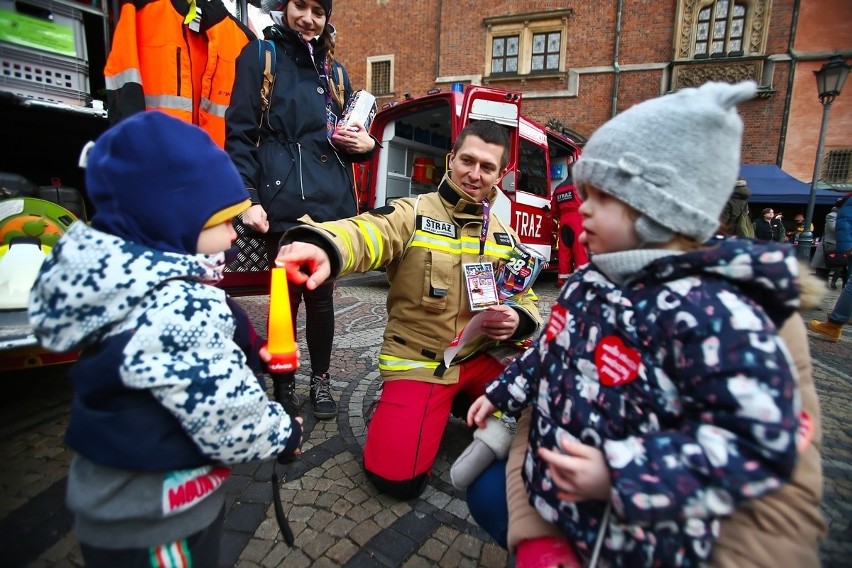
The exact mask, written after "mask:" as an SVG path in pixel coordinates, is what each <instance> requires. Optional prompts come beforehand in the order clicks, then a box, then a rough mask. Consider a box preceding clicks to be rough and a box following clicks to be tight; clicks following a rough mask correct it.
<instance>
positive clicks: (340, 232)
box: [319, 223, 355, 276]
mask: <svg viewBox="0 0 852 568" xmlns="http://www.w3.org/2000/svg"><path fill="white" fill-rule="evenodd" d="M319 226H320V227H322V228H323V229H325V230H326V231H329V232H330V233H331V234H333V235H334V236H335V237H337V238H339V239H340V240H341V241H343V245H344V246H345V247H346V259H345V261H346V264H345V265H344V266H341V267H340V276H343V275H345V274H349V272H351V271H352V267H353V266H355V253H354V251H353V250H352V238H351V237H350V236H349V233H347V232H346V231H345V230H344V229H338V228H337V227H335V226H334V224H333V223H320V224H319Z"/></svg>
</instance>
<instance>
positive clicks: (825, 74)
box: [796, 55, 852, 261]
mask: <svg viewBox="0 0 852 568" xmlns="http://www.w3.org/2000/svg"><path fill="white" fill-rule="evenodd" d="M850 67H852V66H850V65H849V64H848V63H846V61H844V60H843V58H842V57H840V55H834V56H832V58H831V59H829V60H828V63H825V64H823V66H822V67H820V68H819V71H814V75H816V82H817V91H818V92H819V102H820V104H821V105H822V124H821V125H820V127H819V143H818V144H817V151H816V162H815V163H814V177H813V180H812V181H811V193H810V195H809V196H808V211H807V213H806V214H805V226H804V230H803V231H802V233H801V234H800V235H799V244H798V247H797V249H796V256H798V257H799V258H800V259H802V260H805V261H808V260H810V258H811V245H812V244H813V242H814V235H813V233H812V232H811V223H812V222H813V216H814V202H815V201H816V186H817V181H818V180H819V172H820V168H821V167H822V147H823V144H825V127H826V125H827V124H828V113H829V111H830V110H831V103H832V102H834V98H835V97H836V96H838V95H840V91H841V89H843V83H845V82H846V76H847V75H849V69H850Z"/></svg>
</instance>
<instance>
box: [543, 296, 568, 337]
mask: <svg viewBox="0 0 852 568" xmlns="http://www.w3.org/2000/svg"><path fill="white" fill-rule="evenodd" d="M565 314H566V310H565V308H564V307H563V306H560V305H559V304H554V306H553V307H552V308H551V309H550V318H549V319H548V320H547V329H546V330H545V331H544V333H545V335H544V338H545V340H546V341H553V339H554V338H555V337H556V336H557V335H559V332H560V331H562V330H563V329H564V328H565V317H566V316H565Z"/></svg>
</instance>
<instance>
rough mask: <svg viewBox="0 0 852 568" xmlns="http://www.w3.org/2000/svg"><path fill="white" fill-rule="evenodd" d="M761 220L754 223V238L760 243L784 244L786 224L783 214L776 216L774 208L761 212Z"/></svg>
mask: <svg viewBox="0 0 852 568" xmlns="http://www.w3.org/2000/svg"><path fill="white" fill-rule="evenodd" d="M760 214H761V217H760V219H756V220H755V222H754V238H756V239H757V240H759V241H771V242H776V243H781V242H784V224H783V223H782V221H781V217H782V215H781V213H778V214H777V215H776V214H775V211H773V209H772V207H767V208H766V209H764V210H763V211H761V213H760Z"/></svg>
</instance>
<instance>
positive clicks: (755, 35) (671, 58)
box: [333, 0, 852, 182]
mask: <svg viewBox="0 0 852 568" xmlns="http://www.w3.org/2000/svg"><path fill="white" fill-rule="evenodd" d="M844 14H845V15H844ZM850 16H852V3H850V2H849V1H848V0H741V1H736V2H735V1H730V0H716V1H712V0H666V1H660V0H612V1H610V2H588V1H586V2H580V1H574V2H566V1H564V0H563V1H554V0H528V1H525V2H518V1H498V0H454V1H451V0H337V2H335V6H334V15H333V22H334V24H335V25H336V27H337V30H338V36H339V38H338V39H339V52H338V53H339V59H340V60H341V61H342V62H343V63H344V64H345V65H346V67H347V69H348V71H349V74H350V77H351V79H352V82H353V85H355V86H356V87H366V88H367V89H369V90H371V91H372V92H374V93H375V94H378V95H380V96H379V105H380V106H381V105H382V104H383V103H387V102H390V101H394V100H401V99H402V98H403V97H404V96H405V94H406V93H408V94H410V95H411V96H419V95H422V94H425V93H426V91H428V90H429V89H433V88H441V89H449V88H450V86H451V84H452V83H463V84H465V85H468V84H485V85H491V86H495V87H499V88H504V89H507V90H517V91H520V92H522V93H523V109H524V114H526V115H527V116H530V117H531V118H533V119H535V120H537V121H538V122H540V123H542V124H547V123H548V122H550V121H558V123H559V124H561V125H562V127H563V129H564V131H565V132H566V133H568V134H569V136H571V137H573V138H575V139H576V140H578V141H580V142H583V141H584V140H585V139H586V138H587V137H588V136H589V135H590V134H591V133H592V132H593V131H594V130H595V129H596V128H597V127H598V126H600V125H601V124H602V123H603V122H605V121H606V120H607V119H609V118H610V117H612V116H613V115H614V114H616V113H618V112H620V111H622V110H624V109H626V108H629V107H630V106H631V105H633V104H636V103H637V102H640V101H643V100H646V99H648V98H651V97H655V96H658V95H660V94H662V93H665V92H668V91H671V90H675V89H677V88H680V87H683V86H689V85H695V84H700V83H703V82H705V81H708V80H724V81H731V82H733V81H738V80H744V79H753V80H755V81H756V82H757V83H758V84H759V85H760V93H759V96H758V97H757V98H755V99H754V100H752V101H749V102H747V103H744V104H742V105H740V107H739V108H740V112H741V114H742V116H743V119H744V122H745V125H746V128H745V136H744V144H743V162H744V163H751V164H777V165H784V164H785V163H787V158H786V154H787V153H789V152H791V149H790V147H789V144H785V141H786V140H787V139H793V140H795V141H796V149H795V150H792V151H793V152H795V154H796V159H795V160H791V161H790V162H789V163H790V164H792V165H793V166H792V167H793V170H792V171H790V173H792V174H793V175H794V176H796V177H798V178H799V179H800V180H802V181H808V182H809V181H810V176H811V173H812V171H813V157H814V155H815V147H816V139H817V135H818V130H819V118H818V115H820V113H821V108H820V105H819V104H818V102H816V101H814V99H815V98H816V97H815V96H812V95H814V93H815V90H816V88H815V86H814V85H813V83H814V81H813V76H812V74H811V73H810V70H811V69H810V67H814V68H815V69H816V68H819V65H820V64H821V63H822V62H824V61H825V60H827V59H828V57H829V56H830V55H831V53H832V52H840V53H841V54H843V55H844V56H847V57H848V56H850V55H852V36H851V35H850V33H852V32H850V31H848V30H849V29H850V26H848V22H849V21H850V20H851V19H852V18H850ZM826 22H836V23H834V24H833V25H834V27H835V28H836V29H835V30H834V32H835V33H832V34H829V35H821V34H820V33H819V32H817V31H815V28H817V29H818V27H819V26H820V25H823V24H824V23H826ZM842 22H843V23H842ZM841 27H842V28H843V29H841ZM704 30H707V31H706V32H705V31H704ZM713 30H717V32H716V33H717V34H718V35H717V37H714V31H713ZM797 35H798V36H802V35H804V36H805V37H806V38H808V39H807V40H806V41H804V42H799V43H800V45H798V46H797V45H796V43H795V40H796V36H797ZM797 49H798V51H797ZM803 57H804V59H806V60H807V61H804V62H803V60H802V58H803ZM820 59H822V61H820ZM803 64H806V65H805V69H804V71H800V72H799V75H805V76H804V77H801V76H796V68H797V66H800V65H803ZM374 74H375V77H374ZM808 83H811V84H810V86H809V87H808ZM800 84H801V89H800V88H799V85H800ZM808 88H809V89H810V90H811V91H814V93H810V94H806V93H805V90H806V89H808ZM847 90H848V91H852V86H850V87H849V88H848V89H847ZM799 91H801V93H800V92H799ZM850 98H852V92H850V93H847V94H845V95H842V96H841V97H839V98H838V99H837V102H836V103H835V105H834V106H835V108H834V110H833V114H832V121H834V120H836V121H837V123H838V124H844V123H847V124H848V121H849V120H850V118H852V112H850V110H851V109H852V105H850V104H849V99H850ZM809 107H813V108H809ZM797 108H798V109H800V110H798V111H796V109H797ZM814 113H816V115H817V117H816V118H814V116H813V115H814ZM791 115H792V117H793V118H795V120H796V122H795V128H794V129H793V130H794V131H793V132H791V128H790V126H791V125H792V123H791V122H790V118H791ZM835 115H838V116H837V117H836V118H835ZM833 131H834V132H833V134H832V135H830V137H829V138H830V139H831V140H832V141H833V144H834V145H835V146H843V145H844V144H845V145H847V146H850V147H852V130H850V129H848V128H846V129H845V131H843V132H841V131H840V129H833ZM811 139H813V143H812V145H811V150H810V152H811V153H810V160H808V159H806V156H807V152H805V151H803V149H804V148H805V147H807V146H808V144H810V140H811ZM805 141H808V142H807V143H806V142H805ZM808 161H810V166H808V165H807V162H808ZM851 173H852V172H851Z"/></svg>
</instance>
